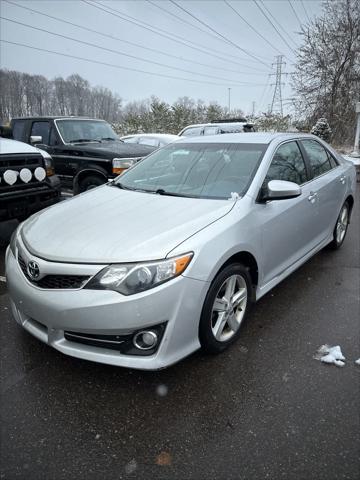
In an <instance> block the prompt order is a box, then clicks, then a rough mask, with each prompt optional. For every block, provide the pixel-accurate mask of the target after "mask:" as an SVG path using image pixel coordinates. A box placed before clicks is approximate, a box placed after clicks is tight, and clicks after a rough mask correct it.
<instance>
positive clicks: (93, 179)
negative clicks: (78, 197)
mask: <svg viewBox="0 0 360 480" xmlns="http://www.w3.org/2000/svg"><path fill="white" fill-rule="evenodd" d="M104 183H106V180H105V178H102V177H98V176H97V175H89V176H88V177H85V178H84V179H83V180H81V182H80V183H79V192H80V193H82V192H86V191H87V190H91V189H92V188H96V187H99V186H100V185H104Z"/></svg>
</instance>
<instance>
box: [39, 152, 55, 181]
mask: <svg viewBox="0 0 360 480" xmlns="http://www.w3.org/2000/svg"><path fill="white" fill-rule="evenodd" d="M38 150H39V151H40V153H41V155H42V157H43V159H44V164H45V170H46V176H47V177H51V176H52V175H55V170H54V164H53V159H52V158H51V155H50V154H49V153H48V152H47V151H45V150H41V149H40V148H38Z"/></svg>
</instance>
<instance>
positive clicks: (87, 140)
mask: <svg viewBox="0 0 360 480" xmlns="http://www.w3.org/2000/svg"><path fill="white" fill-rule="evenodd" d="M82 142H98V143H101V140H96V139H95V138H78V139H76V140H70V142H69V143H82Z"/></svg>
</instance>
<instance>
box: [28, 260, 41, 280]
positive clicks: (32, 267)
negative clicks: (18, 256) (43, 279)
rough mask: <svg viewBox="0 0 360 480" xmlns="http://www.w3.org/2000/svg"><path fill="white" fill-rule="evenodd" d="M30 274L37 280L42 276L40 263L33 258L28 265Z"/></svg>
mask: <svg viewBox="0 0 360 480" xmlns="http://www.w3.org/2000/svg"><path fill="white" fill-rule="evenodd" d="M27 271H28V274H29V276H30V278H32V280H36V279H37V278H39V276H40V268H39V265H38V264H37V263H36V262H34V261H33V260H32V261H31V262H29V263H28V267H27Z"/></svg>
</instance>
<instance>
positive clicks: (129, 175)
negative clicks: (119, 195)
mask: <svg viewBox="0 0 360 480" xmlns="http://www.w3.org/2000/svg"><path fill="white" fill-rule="evenodd" d="M266 147H267V145H256V144H244V143H242V144H234V143H232V144H225V143H218V144H214V143H210V144H203V143H190V144H185V143H182V144H171V145H167V146H166V147H164V148H162V149H161V150H157V151H156V152H154V153H152V154H151V155H149V156H148V157H146V158H145V159H144V160H143V161H141V162H139V163H138V164H137V165H135V166H134V167H133V168H131V169H130V170H128V171H127V172H125V173H124V174H123V175H122V176H121V177H119V178H118V179H117V180H116V181H115V185H116V184H117V185H118V186H119V187H122V188H127V189H130V190H141V191H146V192H151V193H159V194H162V195H166V194H169V195H171V194H173V195H179V196H190V197H196V198H221V199H226V198H229V197H231V193H232V192H236V193H238V194H239V195H242V194H243V193H244V192H245V191H246V189H247V186H248V184H249V182H250V180H251V178H252V176H253V175H254V173H255V171H256V169H257V166H258V164H259V162H260V160H261V158H262V155H263V153H264V152H265V150H266Z"/></svg>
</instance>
